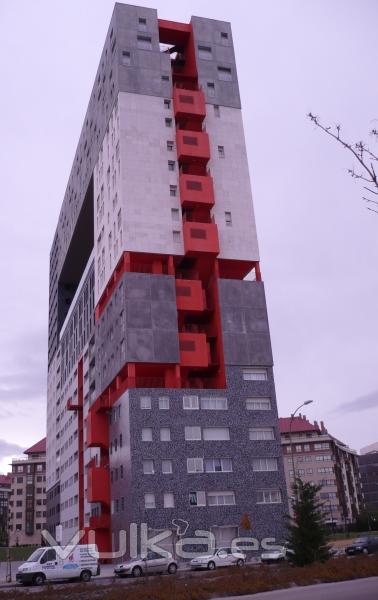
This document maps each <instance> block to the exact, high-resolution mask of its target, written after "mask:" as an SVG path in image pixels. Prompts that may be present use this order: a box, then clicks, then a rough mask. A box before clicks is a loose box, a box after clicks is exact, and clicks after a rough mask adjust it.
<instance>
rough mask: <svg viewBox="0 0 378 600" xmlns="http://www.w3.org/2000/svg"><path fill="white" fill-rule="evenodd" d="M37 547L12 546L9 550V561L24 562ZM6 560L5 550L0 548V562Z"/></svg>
mask: <svg viewBox="0 0 378 600" xmlns="http://www.w3.org/2000/svg"><path fill="white" fill-rule="evenodd" d="M36 548H38V546H13V547H12V548H11V549H10V555H11V560H26V559H27V558H29V556H30V555H31V553H32V552H34V550H35V549H36ZM4 560H7V549H6V548H0V561H4Z"/></svg>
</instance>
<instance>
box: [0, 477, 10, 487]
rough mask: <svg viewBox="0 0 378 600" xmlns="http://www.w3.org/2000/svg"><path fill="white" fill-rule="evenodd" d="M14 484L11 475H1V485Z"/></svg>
mask: <svg viewBox="0 0 378 600" xmlns="http://www.w3.org/2000/svg"><path fill="white" fill-rule="evenodd" d="M11 483H12V477H11V476H10V475H0V485H9V486H10V484H11Z"/></svg>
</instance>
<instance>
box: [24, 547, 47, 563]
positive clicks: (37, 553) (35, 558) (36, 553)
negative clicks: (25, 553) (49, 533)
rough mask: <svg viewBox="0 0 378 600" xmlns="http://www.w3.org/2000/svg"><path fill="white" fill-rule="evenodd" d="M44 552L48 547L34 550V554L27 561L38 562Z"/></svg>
mask: <svg viewBox="0 0 378 600" xmlns="http://www.w3.org/2000/svg"><path fill="white" fill-rule="evenodd" d="M44 552H46V548H38V550H34V552H33V554H31V555H30V556H29V558H28V560H27V561H26V562H38V561H39V559H40V558H41V556H42V554H43V553H44Z"/></svg>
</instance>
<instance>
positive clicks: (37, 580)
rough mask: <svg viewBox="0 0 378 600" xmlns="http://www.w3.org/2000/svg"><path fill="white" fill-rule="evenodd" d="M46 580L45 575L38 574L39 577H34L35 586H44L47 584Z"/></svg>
mask: <svg viewBox="0 0 378 600" xmlns="http://www.w3.org/2000/svg"><path fill="white" fill-rule="evenodd" d="M45 579H46V577H45V576H44V575H43V573H37V575H34V577H33V584H34V585H43V584H44V583H45Z"/></svg>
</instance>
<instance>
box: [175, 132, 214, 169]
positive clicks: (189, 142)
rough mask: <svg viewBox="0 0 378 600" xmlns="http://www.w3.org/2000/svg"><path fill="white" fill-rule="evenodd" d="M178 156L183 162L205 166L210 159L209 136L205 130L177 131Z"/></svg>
mask: <svg viewBox="0 0 378 600" xmlns="http://www.w3.org/2000/svg"><path fill="white" fill-rule="evenodd" d="M176 146H177V158H178V160H179V162H181V163H183V162H184V163H191V162H194V163H197V164H199V165H202V166H205V165H206V164H207V163H208V162H209V160H210V144H209V136H208V135H207V133H206V132H205V131H186V130H183V129H178V130H177V131H176Z"/></svg>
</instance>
